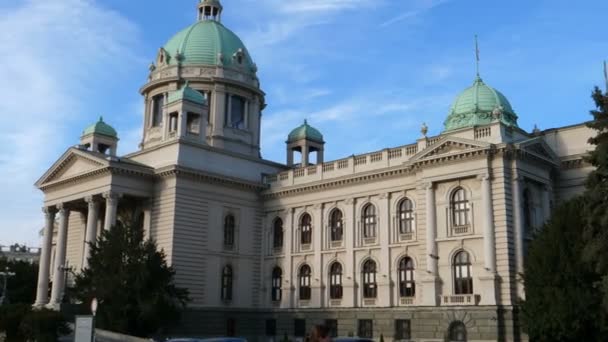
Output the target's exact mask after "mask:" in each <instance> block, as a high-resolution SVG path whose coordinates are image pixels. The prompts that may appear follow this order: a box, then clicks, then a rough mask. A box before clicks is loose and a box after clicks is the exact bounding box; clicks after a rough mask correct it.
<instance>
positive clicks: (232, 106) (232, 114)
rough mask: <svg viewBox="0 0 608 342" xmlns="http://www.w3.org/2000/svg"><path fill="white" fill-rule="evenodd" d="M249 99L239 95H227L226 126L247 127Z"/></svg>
mask: <svg viewBox="0 0 608 342" xmlns="http://www.w3.org/2000/svg"><path fill="white" fill-rule="evenodd" d="M246 103H247V100H245V98H243V97H241V96H237V95H226V118H227V120H226V126H228V127H231V128H236V129H246V128H247V126H246V115H247V113H246V112H247V110H246Z"/></svg>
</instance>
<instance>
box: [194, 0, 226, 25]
mask: <svg viewBox="0 0 608 342" xmlns="http://www.w3.org/2000/svg"><path fill="white" fill-rule="evenodd" d="M197 7H198V20H199V21H202V20H213V21H217V22H221V21H222V10H223V9H224V7H222V4H221V3H220V0H200V2H199V4H198V6H197Z"/></svg>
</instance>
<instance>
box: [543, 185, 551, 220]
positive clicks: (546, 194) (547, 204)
mask: <svg viewBox="0 0 608 342" xmlns="http://www.w3.org/2000/svg"><path fill="white" fill-rule="evenodd" d="M543 211H544V213H543V214H544V216H545V217H544V222H547V221H548V220H549V219H550V218H551V191H550V189H549V185H547V184H545V185H543Z"/></svg>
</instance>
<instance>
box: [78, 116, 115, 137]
mask: <svg viewBox="0 0 608 342" xmlns="http://www.w3.org/2000/svg"><path fill="white" fill-rule="evenodd" d="M89 134H101V135H105V136H108V137H111V138H117V137H118V134H117V133H116V130H115V129H114V128H112V126H110V125H108V124H107V123H105V122H104V121H103V116H100V117H99V121H97V122H96V123H94V124H92V125H91V126H89V127H87V128H85V129H84V131H83V132H82V136H85V135H89Z"/></svg>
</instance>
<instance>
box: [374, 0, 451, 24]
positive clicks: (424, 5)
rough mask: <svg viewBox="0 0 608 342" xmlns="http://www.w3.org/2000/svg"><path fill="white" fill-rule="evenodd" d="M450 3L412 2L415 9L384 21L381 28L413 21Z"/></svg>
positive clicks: (441, 1)
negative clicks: (409, 20) (408, 20)
mask: <svg viewBox="0 0 608 342" xmlns="http://www.w3.org/2000/svg"><path fill="white" fill-rule="evenodd" d="M448 1H450V0H424V1H422V2H420V1H411V3H414V4H415V5H414V6H413V8H410V9H408V10H406V11H404V12H402V13H400V14H398V15H396V16H394V17H392V18H390V19H388V20H386V21H384V22H383V23H381V24H380V27H387V26H391V25H393V24H396V23H398V22H401V21H404V20H406V19H412V18H415V17H418V16H419V15H421V14H423V13H425V12H427V11H429V10H431V9H433V8H435V7H437V6H439V5H441V4H443V3H446V2H448Z"/></svg>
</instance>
